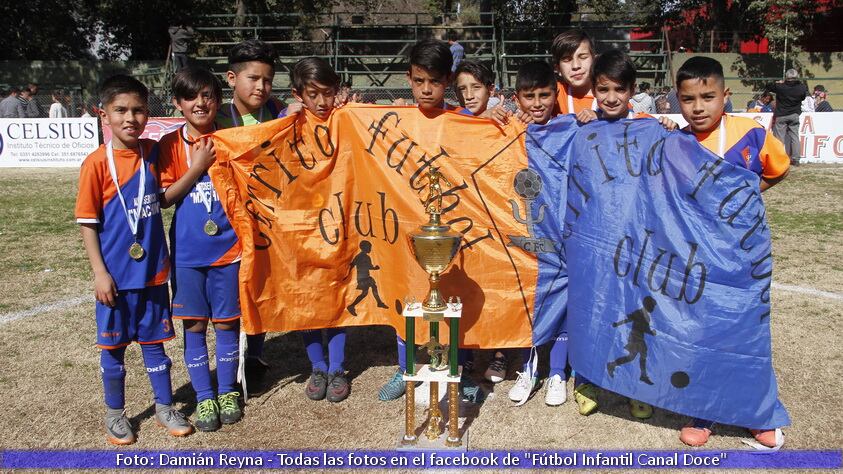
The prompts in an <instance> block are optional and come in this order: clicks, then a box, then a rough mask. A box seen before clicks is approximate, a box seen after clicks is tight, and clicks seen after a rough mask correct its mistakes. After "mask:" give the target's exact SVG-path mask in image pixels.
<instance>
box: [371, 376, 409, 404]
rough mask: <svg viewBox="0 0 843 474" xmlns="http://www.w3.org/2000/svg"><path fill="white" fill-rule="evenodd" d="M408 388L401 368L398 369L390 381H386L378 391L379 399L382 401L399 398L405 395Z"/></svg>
mask: <svg viewBox="0 0 843 474" xmlns="http://www.w3.org/2000/svg"><path fill="white" fill-rule="evenodd" d="M406 389H407V384H406V382H404V375H403V374H402V373H401V369H398V370H397V371H396V372H395V374H394V375H393V376H392V378H391V379H389V382H387V383H385V384H384V385H383V386H382V387H381V389H380V391H379V392H378V400H380V401H382V402H388V401H390V400H398V399H399V398H401V396H402V395H404V391H405V390H406Z"/></svg>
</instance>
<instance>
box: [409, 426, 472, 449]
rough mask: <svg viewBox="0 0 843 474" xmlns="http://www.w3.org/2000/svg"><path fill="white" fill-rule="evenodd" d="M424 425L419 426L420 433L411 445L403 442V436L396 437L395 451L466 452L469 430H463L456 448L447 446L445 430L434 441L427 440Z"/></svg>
mask: <svg viewBox="0 0 843 474" xmlns="http://www.w3.org/2000/svg"><path fill="white" fill-rule="evenodd" d="M425 427H426V425H422V426H421V428H420V429H421V431H419V434H418V436H416V441H415V442H414V443H412V444H407V443H406V442H405V441H404V436H403V435H402V436H399V437H398V445H397V447H396V448H395V450H396V451H454V452H461V451H466V450H468V438H469V436H468V434H469V430H465V432H464V433H463V434H462V438H460V444H459V445H458V446H449V444H448V430H445V432H444V433H442V434H441V435H439V437H438V438H436V439H434V440H430V439H427V436H425V435H424V428H425Z"/></svg>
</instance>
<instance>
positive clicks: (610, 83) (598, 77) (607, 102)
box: [559, 49, 677, 420]
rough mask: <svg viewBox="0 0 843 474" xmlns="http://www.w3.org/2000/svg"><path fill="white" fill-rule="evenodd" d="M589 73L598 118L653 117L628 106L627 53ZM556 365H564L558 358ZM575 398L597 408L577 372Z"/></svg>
mask: <svg viewBox="0 0 843 474" xmlns="http://www.w3.org/2000/svg"><path fill="white" fill-rule="evenodd" d="M591 76H592V90H593V91H594V100H595V102H596V103H597V108H598V110H597V117H599V118H600V119H601V120H619V119H634V118H652V117H651V116H650V115H649V114H647V113H643V112H639V113H635V112H634V111H633V110H632V109H631V108H630V101H631V100H632V97H633V93H634V92H635V79H636V70H635V65H634V64H633V63H632V60H631V59H630V58H629V56H627V54H626V53H624V52H623V51H620V50H617V49H613V50H611V51H607V52H605V53H603V54H601V55H600V56H599V57H598V58H597V59H596V60H595V61H594V64H593V66H592V71H591ZM646 89H649V84H647V87H645V88H642V90H646ZM585 121H589V120H585ZM659 123H661V124H662V126H664V127H665V128H666V129H668V130H675V129H676V127H677V125H676V123H675V122H673V121H672V120H670V119H669V118H667V117H659ZM559 364H560V365H563V366H564V363H562V362H561V361H560V362H559ZM574 400H575V401H576V402H577V408H578V410H579V413H580V414H581V415H590V414H592V413H594V412H595V411H596V410H597V408H598V400H597V387H595V386H594V384H592V383H591V382H589V381H588V380H587V379H586V378H585V377H582V376H580V375H579V374H577V376H576V377H575V379H574ZM629 412H630V414H632V416H634V417H635V418H638V419H642V420H646V419H648V418H650V417H651V416H653V407H652V406H651V405H649V404H647V403H644V402H641V401H638V400H633V399H630V400H629Z"/></svg>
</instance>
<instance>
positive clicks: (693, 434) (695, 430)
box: [679, 418, 714, 447]
mask: <svg viewBox="0 0 843 474" xmlns="http://www.w3.org/2000/svg"><path fill="white" fill-rule="evenodd" d="M713 427H714V423H712V422H710V421H706V420H701V419H699V418H694V419H693V420H691V422H690V423H688V424H687V425H685V426H684V427H683V428H682V430H681V431H680V432H679V441H682V442H683V443H685V444H687V445H688V446H694V447H700V446H703V445H705V443H707V442H708V438H710V437H711V429H712V428H713Z"/></svg>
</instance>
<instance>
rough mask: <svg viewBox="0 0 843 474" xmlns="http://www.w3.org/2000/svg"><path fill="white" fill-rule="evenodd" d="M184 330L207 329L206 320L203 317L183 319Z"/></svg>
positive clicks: (197, 330)
mask: <svg viewBox="0 0 843 474" xmlns="http://www.w3.org/2000/svg"><path fill="white" fill-rule="evenodd" d="M183 321H184V330H185V331H188V332H205V331H206V330H207V329H208V321H207V320H204V319H185V320H183Z"/></svg>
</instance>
